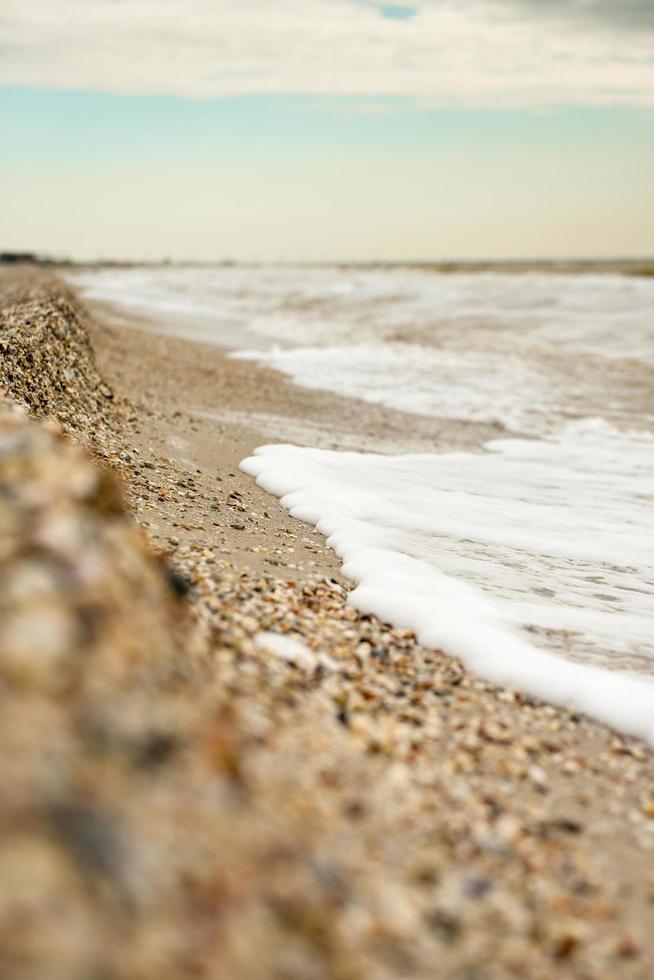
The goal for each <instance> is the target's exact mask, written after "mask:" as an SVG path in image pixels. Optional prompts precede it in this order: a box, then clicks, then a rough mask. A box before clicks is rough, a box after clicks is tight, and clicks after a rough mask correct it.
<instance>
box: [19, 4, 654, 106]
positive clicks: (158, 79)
mask: <svg viewBox="0 0 654 980" xmlns="http://www.w3.org/2000/svg"><path fill="white" fill-rule="evenodd" d="M652 9H654V4H652V2H651V0H647V2H645V0H621V2H620V3H618V2H609V0H586V2H585V3H583V2H582V0H576V2H575V0H567V2H566V0H413V2H403V0H397V2H393V3H390V2H389V3H384V2H381V0H371V2H370V0H368V2H361V0H275V3H274V4H271V3H270V0H238V2H235V0H66V3H54V2H53V0H29V2H27V0H2V8H1V9H0V52H2V54H1V57H0V83H3V84H13V85H30V86H37V87H47V88H59V89H82V90H93V91H103V92H113V93H119V94H171V95H180V96H185V97H189V98H211V97H221V96H230V95H241V94H254V93H288V94H302V95H321V96H329V97H339V96H354V97H357V96H359V97H375V98H379V97H385V96H408V97H411V98H415V99H418V100H422V101H429V102H430V103H431V104H435V105H440V106H498V107H547V106H553V105H561V104H564V105H615V104H618V105H634V106H636V105H641V106H642V105H645V106H653V105H654V25H653V24H652V20H653V19H654V18H653V15H652ZM403 11H404V12H406V16H403V13H402V12H403ZM609 25H610V26H611V30H607V29H606V27H607V26H609ZM636 27H638V28H639V30H638V31H637V30H635V28H636Z"/></svg>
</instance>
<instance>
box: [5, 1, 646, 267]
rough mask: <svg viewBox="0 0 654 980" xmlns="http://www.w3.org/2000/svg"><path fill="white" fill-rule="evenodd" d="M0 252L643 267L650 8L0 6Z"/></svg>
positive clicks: (558, 4)
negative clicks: (555, 260)
mask: <svg viewBox="0 0 654 980" xmlns="http://www.w3.org/2000/svg"><path fill="white" fill-rule="evenodd" d="M0 134H2V137H1V138H2V152H1V153H0V250H1V249H5V250H8V249H16V250H23V249H25V250H38V251H41V252H47V253H51V254H55V255H58V256H65V255H70V256H73V257H76V258H112V257H113V258H118V257H120V258H131V259H158V258H164V257H166V258H171V259H185V260H189V259H191V260H192V259H199V260H223V259H234V260H248V261H249V260H256V261H294V260H304V261H329V260H375V259H380V260H387V261H392V260H400V261H402V260H437V259H451V258H463V259H466V258H529V257H547V256H551V257H561V256H588V257H593V256H597V257H614V256H630V255H631V256H649V255H653V254H654V180H652V178H651V174H652V172H654V2H653V0H621V2H620V3H618V2H616V0H412V2H408V0H407V2H404V0H397V2H393V3H385V2H377V0H274V2H273V0H238V2H237V0H2V4H1V5H0Z"/></svg>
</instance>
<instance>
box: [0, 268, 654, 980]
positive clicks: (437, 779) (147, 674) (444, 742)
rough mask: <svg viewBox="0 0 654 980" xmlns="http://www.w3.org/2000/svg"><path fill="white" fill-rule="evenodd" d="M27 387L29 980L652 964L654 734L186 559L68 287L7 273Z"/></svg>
mask: <svg viewBox="0 0 654 980" xmlns="http://www.w3.org/2000/svg"><path fill="white" fill-rule="evenodd" d="M0 392H2V393H3V396H2V398H1V399H0V977H2V978H3V980H4V978H7V980H168V978H174V980H177V978H180V980H181V978H189V977H207V978H217V980H223V978H224V980H273V978H279V980H396V978H399V977H416V978H425V980H426V978H439V977H443V978H448V980H449V978H458V977H460V978H462V980H463V978H466V980H473V978H474V980H494V978H504V977H507V978H508V977H515V976H519V977H521V978H523V980H527V978H535V980H537V978H543V980H545V978H547V980H550V978H552V977H579V978H581V977H585V978H586V977H594V978H600V977H607V978H608V977H615V976H620V977H621V978H630V977H633V978H640V977H643V978H644V977H646V976H651V972H650V971H649V969H648V962H647V952H646V950H644V949H643V947H642V943H643V942H646V941H648V939H649V937H651V935H652V928H651V926H652V924H653V923H652V911H651V909H652V905H651V900H652V898H654V891H651V892H650V890H651V889H654V881H650V880H649V878H648V876H647V875H648V872H647V870H646V869H647V866H648V858H647V851H648V846H649V845H648V841H649V840H650V838H651V833H650V831H649V822H650V818H652V817H654V803H652V802H651V796H649V795H648V789H649V787H651V778H652V766H651V759H650V757H649V755H648V754H647V753H646V752H644V751H643V749H642V747H641V746H639V745H637V744H636V743H634V742H630V741H629V740H626V739H617V738H616V737H615V736H614V735H612V734H611V733H610V732H608V731H605V730H603V729H602V728H601V727H600V726H596V725H593V724H592V723H590V722H588V721H587V720H586V719H583V718H579V717H576V716H573V715H569V714H567V713H566V712H562V711H557V710H555V709H553V708H550V707H548V706H546V705H541V704H536V703H533V702H530V701H528V700H526V699H523V698H521V697H520V696H519V695H517V694H514V693H512V692H507V691H498V690H497V689H494V688H492V687H491V686H490V685H488V684H485V683H484V682H481V681H478V680H476V679H475V678H471V677H469V676H468V675H466V674H465V672H464V671H463V670H462V669H461V667H460V665H459V664H457V663H456V661H452V660H450V659H448V658H445V657H443V656H442V655H440V654H439V653H437V652H433V651H426V650H422V649H421V648H419V647H417V645H416V644H415V641H414V639H413V637H412V636H411V635H410V634H407V633H405V632H403V631H401V630H393V629H390V628H389V627H387V626H384V625H383V624H380V623H377V622H376V621H374V620H372V619H370V618H369V617H361V616H359V615H358V614H357V613H355V612H354V611H353V610H352V609H350V608H349V607H348V606H347V605H346V601H345V600H346V592H345V589H343V588H342V587H341V586H340V585H338V584H337V583H335V582H332V581H327V580H316V581H315V582H311V581H310V582H307V583H305V584H302V585H298V584H296V583H294V582H285V581H283V580H282V579H268V578H256V579H255V578H253V577H252V576H251V575H249V574H248V573H246V572H238V571H235V570H234V569H230V568H228V567H225V565H223V566H222V567H220V568H219V567H217V565H216V563H215V561H214V560H213V558H212V555H211V551H210V550H208V549H207V548H206V547H203V548H198V549H196V550H193V549H192V548H191V549H189V550H188V551H187V553H186V554H185V555H184V556H182V557H181V558H180V559H178V560H177V564H176V566H175V568H174V569H172V568H170V567H169V566H168V563H167V559H166V557H165V556H157V555H155V554H154V552H153V551H152V550H151V548H150V547H149V545H148V543H147V541H146V539H145V537H144V535H143V533H142V532H141V531H140V530H139V529H138V528H137V527H136V526H135V524H134V523H133V522H132V520H131V518H130V515H129V513H128V512H127V509H126V507H125V505H124V503H123V500H122V497H121V492H120V489H119V486H118V477H117V476H116V475H115V474H116V473H117V472H119V471H122V472H121V477H122V480H123V482H124V483H125V484H126V485H127V486H128V484H129V473H128V472H127V471H126V470H125V467H124V464H121V462H120V459H121V457H120V451H121V448H122V446H123V439H124V438H126V432H127V431H128V430H127V429H126V422H125V419H124V416H125V414H126V413H124V411H123V406H122V405H121V404H120V399H118V398H117V397H114V394H113V392H112V391H111V390H110V389H109V388H108V387H107V385H106V384H105V383H104V382H103V379H102V378H101V377H100V375H99V373H98V370H97V367H96V365H95V362H94V357H93V351H92V348H91V345H90V342H89V335H88V332H87V329H86V319H85V313H84V311H83V310H82V309H81V308H80V307H79V306H78V305H77V303H76V301H75V299H74V297H73V296H72V295H71V294H69V293H68V292H67V291H66V290H65V289H64V288H63V287H62V286H61V285H60V284H59V283H58V282H57V281H56V280H55V279H53V278H50V277H49V276H46V275H44V274H41V273H39V272H29V273H27V272H22V271H13V272H12V273H11V275H6V276H5V275H2V276H0ZM80 443H82V444H83V446H84V448H82V446H81V445H80ZM269 630H272V631H275V632H278V633H282V634H284V633H289V632H293V633H294V634H295V635H299V636H302V637H303V638H304V641H305V643H306V644H307V647H308V648H310V650H312V651H313V653H314V654H315V656H313V657H312V656H311V655H309V654H308V653H307V654H306V655H305V656H304V657H303V660H302V662H298V663H292V662H288V661H286V660H283V659H279V658H278V657H275V656H271V653H270V651H269V650H267V649H266V647H265V644H262V643H261V642H257V641H256V637H257V635H258V634H259V633H260V632H261V631H269ZM323 653H327V654H328V655H329V656H328V657H326V658H325V657H322V654H323ZM588 760H592V764H590V765H589V762H588ZM562 786H563V789H562V788H561V787H562ZM609 797H610V801H609ZM602 800H605V801H606V805H604V804H603V803H601V801H602ZM598 801H599V803H598ZM598 805H599V806H600V809H601V812H602V815H603V819H602V821H600V820H597V819H596V816H597V809H595V810H592V812H591V811H590V810H589V809H588V808H590V807H592V806H595V808H597V806H598ZM607 841H611V842H615V841H618V842H619V844H620V850H619V851H618V853H617V855H616V854H614V855H613V858H611V854H610V853H609V851H610V849H609V848H607V847H606V846H605V845H606V842H607ZM607 854H608V857H607ZM643 856H644V857H643ZM648 896H649V897H648ZM648 902H649V903H650V904H648ZM632 926H635V927H636V928H635V929H634V928H632ZM649 962H650V964H651V960H650V961H649Z"/></svg>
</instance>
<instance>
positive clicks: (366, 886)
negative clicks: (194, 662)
mask: <svg viewBox="0 0 654 980" xmlns="http://www.w3.org/2000/svg"><path fill="white" fill-rule="evenodd" d="M88 329H89V333H90V336H91V341H92V345H93V348H94V352H95V359H96V363H97V367H98V371H99V372H100V375H101V376H102V378H103V379H104V381H105V383H106V384H107V385H108V386H109V388H110V389H111V390H112V392H113V393H114V398H113V399H112V401H113V402H115V403H116V405H117V406H118V408H119V409H120V410H121V411H122V412H123V413H124V432H123V433H121V439H122V442H123V446H122V447H121V446H118V447H112V449H111V453H112V462H113V464H114V466H116V467H118V469H119V470H120V471H121V473H122V476H123V479H124V481H125V486H126V495H127V499H128V503H129V505H130V509H131V510H132V513H133V514H134V516H135V518H136V520H137V522H138V523H139V524H140V525H141V526H142V527H144V529H145V531H146V532H147V536H148V538H149V539H150V541H151V543H152V545H153V547H154V548H155V549H156V550H158V551H159V552H160V553H162V554H163V555H164V556H165V557H166V559H167V560H168V561H170V562H171V563H172V565H173V567H174V568H175V569H176V570H177V572H178V573H180V574H181V575H183V577H184V580H186V581H188V582H190V583H191V584H192V586H193V597H192V601H191V615H192V617H194V620H195V622H196V623H198V624H199V626H200V627H201V628H202V630H201V631H202V632H203V633H204V634H206V635H207V636H208V640H207V641H206V642H207V643H208V647H207V650H206V652H205V653H203V654H202V657H203V658H205V659H206V662H207V664H208V666H209V676H210V677H212V680H211V681H210V682H209V683H210V686H211V687H212V692H211V695H208V694H205V693H204V692H200V690H196V689H193V688H192V689H191V691H190V692H189V695H190V697H189V702H188V705H187V706H186V707H185V711H186V713H188V714H190V717H191V724H192V725H193V724H195V721H196V719H195V715H196V714H197V715H200V714H201V713H202V712H203V711H207V712H208V717H210V718H212V719H213V724H214V725H218V727H217V729H216V730H215V732H214V735H212V738H213V739H214V741H213V742H212V743H211V744H212V746H213V748H212V750H211V751H212V752H213V753H214V756H213V758H214V760H217V762H216V769H215V772H216V776H215V777H214V778H217V780H218V783H217V787H219V789H218V788H217V790H216V792H217V796H216V797H215V798H212V799H213V802H212V803H211V805H210V807H209V824H210V826H211V825H212V824H215V825H216V826H218V827H220V831H221V833H223V834H224V835H225V840H226V841H227V842H228V844H227V845H225V846H227V847H228V848H229V847H231V848H232V849H231V851H228V852H225V851H224V849H223V850H221V849H220V847H219V846H218V845H217V844H216V843H211V842H212V838H211V836H209V838H206V837H202V839H203V841H204V845H203V846H204V847H205V848H207V847H208V848H209V851H208V853H210V854H212V855H214V852H215V851H216V850H217V851H218V853H216V854H215V860H216V862H217V863H216V866H215V867H213V865H212V861H211V860H210V861H209V864H210V865H212V875H213V877H211V876H210V882H211V887H210V889H209V892H208V894H210V895H213V896H216V895H218V896H220V900H218V899H217V898H215V897H214V899H213V900H208V899H207V898H205V899H203V901H205V902H206V901H209V904H208V906H207V907H208V909H209V911H208V912H207V911H206V910H205V911H204V912H203V915H208V916H209V917H211V915H212V914H214V913H215V910H216V904H215V903H216V902H218V904H219V907H220V910H221V913H220V915H221V921H222V920H223V919H224V921H225V923H226V925H225V928H224V935H223V932H222V931H221V936H222V938H221V943H222V945H221V946H220V948H221V953H222V961H221V965H220V966H218V967H216V966H215V965H214V966H212V965H211V964H212V963H214V964H215V960H214V959H213V957H214V956H215V947H214V946H213V945H212V944H211V943H209V945H208V946H204V945H202V942H200V943H199V945H200V950H199V952H197V955H199V956H206V960H205V961H204V963H205V969H206V970H207V971H208V972H206V975H207V976H210V977H214V976H215V977H217V978H220V980H222V977H228V976H229V977H230V980H232V978H238V980H240V978H243V980H259V978H261V980H264V978H266V980H267V978H269V977H270V976H271V975H272V973H271V965H272V968H274V969H275V970H276V971H278V972H279V971H285V972H284V975H285V976H289V977H293V978H294V980H295V978H297V980H306V978H308V977H311V978H314V977H315V978H317V980H331V978H338V980H341V978H343V980H350V978H354V980H368V978H369V977H372V976H374V977H375V978H377V977H379V978H389V980H392V978H396V977H398V976H407V977H418V978H423V977H424V978H426V980H428V978H440V977H442V978H444V980H445V978H448V980H449V978H450V977H464V976H466V977H468V976H472V975H474V976H475V977H484V978H487V977H488V978H490V980H495V978H504V977H507V978H508V977H514V976H520V977H521V978H525V980H526V978H534V980H538V978H543V980H544V978H551V977H561V978H568V977H570V978H577V977H578V978H580V980H581V978H587V977H593V978H607V980H609V978H611V980H612V978H613V977H615V976H616V975H619V976H620V977H621V978H623V977H624V978H633V980H641V978H642V980H645V978H647V977H649V975H650V973H651V963H652V957H653V955H654V931H653V930H652V925H654V878H652V876H651V875H650V872H649V870H648V867H649V865H648V862H649V861H651V853H652V849H653V848H654V819H652V817H654V805H653V802H652V792H651V786H652V778H653V777H654V765H653V761H654V760H653V759H652V756H651V754H650V753H649V752H648V751H647V750H646V749H645V748H644V747H643V746H642V745H641V744H640V743H638V742H637V741H635V740H633V739H628V738H621V737H619V736H617V735H615V734H614V733H613V732H611V731H609V730H608V729H606V728H604V727H603V726H601V725H599V724H596V723H593V722H591V721H589V720H588V719H587V718H584V717H581V716H577V715H574V714H571V713H570V712H566V711H563V710H560V709H556V708H553V707H550V706H548V705H545V704H542V703H539V702H536V701H533V700H531V699H528V698H525V697H523V696H522V695H520V694H517V693H516V692H512V691H508V690H503V689H501V688H496V687H493V686H492V685H490V684H487V683H485V682H483V681H480V680H478V679H477V678H475V677H473V676H471V675H470V674H468V673H467V672H466V671H464V670H463V669H462V668H461V666H460V664H459V663H458V661H456V660H455V659H451V658H447V657H444V656H443V655H442V654H439V653H438V652H435V651H428V650H424V649H423V648H421V647H419V646H418V645H417V644H416V642H415V639H414V638H413V636H412V635H411V634H410V633H406V632H405V631H401V630H393V629H391V628H390V627H388V626H385V625H384V624H382V623H379V622H378V621H376V620H375V619H374V618H373V617H370V616H361V615H359V614H358V613H356V612H355V611H354V610H352V609H351V608H350V607H348V606H347V605H346V601H345V600H346V591H347V587H346V586H344V585H343V584H342V581H343V580H342V578H341V577H340V573H339V570H338V561H337V559H336V557H335V556H334V555H333V554H332V553H331V552H330V551H329V550H328V549H327V548H326V546H325V545H324V543H323V540H322V537H321V536H319V535H317V534H316V533H315V532H311V531H310V530H309V528H308V527H306V526H304V525H301V524H299V523H298V522H297V521H295V520H293V519H292V518H290V517H289V516H288V515H287V513H286V512H285V511H284V510H283V509H282V508H281V506H280V505H279V503H278V501H276V500H275V499H274V498H271V497H270V496H269V495H268V494H266V493H264V492H263V491H262V490H260V489H259V488H258V487H257V486H256V485H255V484H254V483H253V481H251V479H250V478H249V477H247V476H245V474H242V473H241V472H240V471H239V470H238V468H237V467H238V463H239V462H240V460H241V459H243V458H244V457H245V456H247V455H249V453H250V452H251V450H252V449H253V448H254V447H255V446H257V445H260V444H261V443H262V442H267V441H271V435H270V432H271V426H272V427H273V429H274V428H275V427H277V428H278V429H279V433H280V437H281V438H282V439H286V438H288V436H285V435H282V433H283V432H285V433H288V432H296V433H299V435H300V436H301V435H302V431H304V432H305V433H306V437H307V439H308V440H313V439H315V436H316V433H317V432H318V433H321V432H322V438H324V440H325V445H326V446H327V447H329V448H331V446H330V440H333V439H334V438H335V436H334V433H335V432H336V431H338V427H339V426H341V425H342V426H343V428H344V431H345V432H348V431H349V432H350V434H351V437H352V440H353V444H352V446H351V447H348V448H357V447H360V448H366V446H370V445H371V444H374V441H375V440H377V444H382V443H384V444H386V445H387V446H388V451H392V445H393V439H394V438H400V437H401V423H403V424H404V425H406V416H404V415H403V416H401V417H400V416H398V417H397V418H395V419H394V418H393V416H394V415H395V414H396V413H390V412H387V411H386V410H383V409H376V408H374V407H372V406H357V416H356V426H357V428H358V427H362V428H363V429H364V431H365V437H366V439H367V440H370V441H369V442H368V443H365V441H364V444H363V445H362V444H361V442H359V443H357V442H356V440H357V438H358V439H359V440H360V439H361V437H360V436H357V433H356V431H355V429H354V427H353V425H352V421H353V420H352V403H351V402H348V401H346V400H345V399H338V398H334V397H332V396H327V395H325V396H323V395H322V394H321V393H319V392H311V391H306V390H301V389H293V388H292V387H291V386H290V385H289V384H288V382H287V381H286V380H285V379H282V378H281V377H280V376H278V375H276V374H275V373H274V372H271V371H267V370H265V369H262V368H259V367H255V366H253V365H252V364H249V363H246V362H239V361H234V360H230V359H229V358H227V357H225V355H224V354H223V353H222V352H221V351H219V350H218V349H216V348H213V347H208V346H207V345H197V344H193V343H192V342H190V341H180V340H178V339H176V338H172V337H169V336H166V335H160V334H155V333H153V332H151V331H150V330H147V331H146V330H142V329H137V328H136V327H135V326H134V325H131V326H125V325H122V326H119V325H117V324H116V323H115V322H113V323H109V322H107V320H106V319H105V320H104V321H101V320H97V321H96V322H89V323H88ZM268 413H270V414H268ZM325 419H328V424H327V425H325ZM421 425H422V426H424V427H423V428H418V429H416V430H415V438H416V440H417V441H420V440H422V441H423V443H422V444H423V445H425V446H426V445H428V444H430V445H431V446H433V445H434V444H435V442H436V441H437V440H439V439H444V440H446V439H447V438H450V439H452V440H459V439H468V440H469V441H470V442H469V444H470V445H471V446H472V445H474V440H476V439H478V438H479V433H478V432H474V431H473V428H474V427H467V428H466V427H464V428H465V429H466V431H463V429H462V430H461V431H457V432H456V433H452V432H450V433H449V435H448V433H447V432H445V431H440V432H439V431H437V425H435V423H433V422H430V421H429V420H422V422H421ZM330 426H331V428H330ZM387 433H390V436H391V438H390V439H389V437H388V435H387ZM484 438H486V437H484ZM184 525H186V526H184ZM257 549H259V550H257ZM262 549H267V550H265V551H264V550H262ZM291 549H292V550H291ZM271 630H272V631H274V632H277V633H280V634H282V635H293V636H295V637H296V638H299V639H301V640H302V642H303V643H304V644H305V645H306V647H307V649H308V650H309V652H310V654H312V655H313V656H314V657H320V656H322V655H327V657H328V658H329V661H325V662H324V663H325V664H328V666H324V664H323V665H322V666H321V665H320V664H318V662H317V661H316V664H317V666H316V667H315V668H311V669H307V668H306V667H302V666H301V665H300V663H299V662H298V663H295V664H294V663H293V662H290V663H285V662H283V661H282V660H279V659H278V658H275V657H274V656H272V655H271V653H270V651H268V652H266V649H265V647H260V646H259V647H258V646H257V644H256V642H255V641H256V637H257V636H258V635H259V634H260V633H261V632H262V631H263V632H269V631H271ZM179 656H180V657H182V658H184V657H188V656H190V655H189V653H188V651H186V652H184V651H183V650H182V651H180V653H179ZM180 669H182V670H183V669H184V667H183V664H180ZM205 683H207V681H206V680H205ZM213 687H216V689H217V691H216V693H214V691H213ZM194 698H195V699H197V700H196V701H194ZM212 698H215V700H212ZM206 699H208V703H206ZM216 719H219V723H218V722H216ZM205 724H206V718H205V717H204V716H203V721H202V725H201V726H200V728H202V727H203V725H205ZM212 731H213V729H212ZM191 744H192V745H193V746H195V745H196V743H194V742H192V743H191ZM196 752H197V748H191V749H189V752H188V753H187V755H186V756H185V765H186V766H188V767H190V768H194V767H196V766H197V765H198V761H197V758H196V755H195V754H194V753H196ZM202 777H203V778H204V779H206V773H204V771H203V772H202ZM160 778H161V779H163V780H164V783H163V784H162V786H166V785H167V784H166V783H165V779H166V770H165V768H164V770H163V772H162V775H161V777H160ZM175 778H177V776H176V777H175ZM159 792H163V789H160V790H159ZM168 792H169V793H170V795H171V797H172V801H173V809H175V810H176V809H177V808H178V807H179V805H180V803H181V802H182V801H183V799H184V797H183V796H182V797H181V798H180V797H179V795H178V794H180V793H182V792H183V784H182V786H181V787H180V786H179V785H178V784H177V783H175V782H174V781H173V782H171V784H170V788H169V790H168ZM206 806H207V804H205V808H206ZM273 814H274V819H271V817H272V816H273ZM235 822H236V823H238V824H239V831H238V833H236V831H235V828H234V823H235ZM189 828H190V829H191V830H192V831H194V836H196V837H197V836H198V835H199V834H200V833H201V834H203V835H204V834H206V832H207V828H206V826H205V825H204V824H202V823H201V822H200V821H199V819H198V818H197V816H196V815H195V814H194V812H193V811H192V810H191V811H190V818H189ZM146 829H147V828H146ZM230 842H231V843H230ZM201 853H202V855H203V859H204V860H205V862H206V860H207V859H206V857H205V856H204V851H201ZM272 854H276V855H278V856H277V857H276V858H275V860H274V861H272V863H271V858H270V855H272ZM280 855H281V856H280ZM212 860H213V859H212ZM221 862H223V863H224V865H225V866H226V868H227V870H225V868H224V867H223V866H222V865H221ZM194 873H198V872H197V869H196V872H194ZM207 874H208V871H207ZM237 881H239V882H245V883H244V884H239V885H237V884H236V882H237ZM207 887H209V885H207ZM202 895H204V892H202ZM196 900H197V897H196ZM180 901H181V899H180ZM212 901H213V903H214V904H212ZM202 907H203V908H204V906H202ZM262 910H265V911H262ZM177 912H179V909H178V908H177ZM146 918H147V917H146ZM148 921H149V920H148ZM191 933H192V931H191ZM239 933H241V934H242V936H243V937H244V939H243V940H242V941H239V940H238V936H239ZM192 936H193V941H196V942H197V937H196V934H195V933H192ZM246 947H247V948H246ZM152 963H154V960H153V961H152ZM159 969H161V968H160V967H159ZM127 975H129V974H127ZM139 975H142V976H145V977H148V978H149V977H153V980H154V977H155V976H157V977H161V976H167V975H171V976H177V974H175V973H172V972H171V973H170V974H166V973H165V972H163V971H162V972H158V973H157V969H156V968H155V967H154V966H152V965H151V964H150V963H149V964H148V966H146V968H145V970H143V971H142V972H141V973H140V974H139ZM180 975H181V974H180Z"/></svg>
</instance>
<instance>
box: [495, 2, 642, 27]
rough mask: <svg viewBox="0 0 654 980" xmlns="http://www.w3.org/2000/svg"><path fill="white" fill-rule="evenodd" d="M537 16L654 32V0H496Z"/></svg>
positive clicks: (536, 17) (588, 24)
mask: <svg viewBox="0 0 654 980" xmlns="http://www.w3.org/2000/svg"><path fill="white" fill-rule="evenodd" d="M493 2H496V3H502V4H503V5H504V6H511V7H513V9H514V10H522V11H523V12H524V13H526V14H528V15H529V16H530V17H533V18H535V19H539V18H544V17H545V18H547V17H556V18H559V19H564V20H567V21H569V22H576V23H577V24H580V23H581V24H585V25H586V26H590V25H595V26H597V27H609V28H624V29H627V30H636V31H648V32H649V31H652V32H654V0H493Z"/></svg>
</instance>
